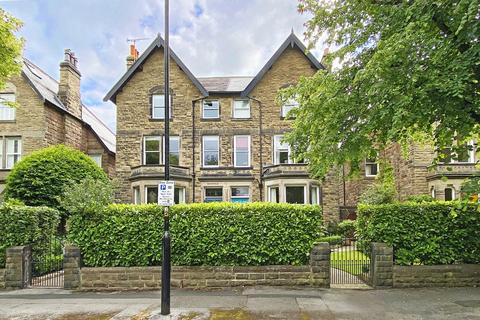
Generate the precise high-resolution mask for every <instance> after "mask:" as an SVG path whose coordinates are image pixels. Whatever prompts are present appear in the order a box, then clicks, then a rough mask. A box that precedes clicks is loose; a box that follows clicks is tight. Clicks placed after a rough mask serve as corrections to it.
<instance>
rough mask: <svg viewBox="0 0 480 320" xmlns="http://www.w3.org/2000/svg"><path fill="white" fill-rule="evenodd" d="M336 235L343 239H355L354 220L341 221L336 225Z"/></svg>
mask: <svg viewBox="0 0 480 320" xmlns="http://www.w3.org/2000/svg"><path fill="white" fill-rule="evenodd" d="M337 229H338V233H339V234H340V235H341V236H342V237H344V238H349V239H351V238H354V237H355V229H356V225H355V221H354V220H343V221H342V222H340V223H339V224H338V225H337Z"/></svg>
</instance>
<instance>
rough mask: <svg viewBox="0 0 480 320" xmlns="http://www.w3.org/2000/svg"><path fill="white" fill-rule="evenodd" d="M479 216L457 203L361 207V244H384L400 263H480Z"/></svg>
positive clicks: (475, 211)
mask: <svg viewBox="0 0 480 320" xmlns="http://www.w3.org/2000/svg"><path fill="white" fill-rule="evenodd" d="M479 228H480V213H479V211H478V210H477V207H476V206H474V205H470V206H462V205H460V203H456V202H430V203H428V202H424V203H408V202H407V203H395V204H385V205H375V206H370V205H360V206H359V208H358V217H357V236H358V237H359V240H360V243H361V245H363V246H364V247H366V246H367V245H368V244H369V243H370V242H385V243H387V244H388V245H391V246H393V248H394V258H395V262H396V263H397V264H401V265H410V264H426V265H433V264H450V263H456V262H462V263H480V237H479V236H478V230H479Z"/></svg>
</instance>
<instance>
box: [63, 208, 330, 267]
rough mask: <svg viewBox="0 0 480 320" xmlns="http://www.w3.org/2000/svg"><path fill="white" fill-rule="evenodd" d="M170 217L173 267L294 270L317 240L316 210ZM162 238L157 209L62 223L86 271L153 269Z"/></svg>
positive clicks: (193, 212) (175, 211)
mask: <svg viewBox="0 0 480 320" xmlns="http://www.w3.org/2000/svg"><path fill="white" fill-rule="evenodd" d="M170 213H171V235H172V262H173V264H174V265H212V266H214V265H275V264H293V265H301V264H306V263H307V261H308V257H309V253H310V250H311V248H312V246H313V243H314V242H315V241H316V240H317V239H318V238H319V237H320V236H321V228H320V227H321V225H322V213H321V209H320V207H319V206H309V205H293V204H272V203H250V204H233V203H202V204H188V205H175V206H173V207H172V208H171V210H170ZM162 235H163V213H162V207H160V206H157V205H118V204H114V205H110V206H108V207H107V208H106V209H105V210H103V211H100V212H97V213H96V214H95V215H89V216H81V215H73V216H71V217H70V219H69V221H68V239H69V241H70V242H72V243H75V244H76V245H78V246H79V247H80V248H81V250H82V255H83V262H84V263H85V265H87V266H146V265H159V264H160V263H161V260H162Z"/></svg>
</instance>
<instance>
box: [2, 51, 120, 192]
mask: <svg viewBox="0 0 480 320" xmlns="http://www.w3.org/2000/svg"><path fill="white" fill-rule="evenodd" d="M23 64H24V65H23V71H22V74H21V75H19V76H15V77H12V78H11V79H10V80H9V82H8V84H7V87H5V88H4V89H2V90H1V91H0V94H13V95H14V97H15V102H16V103H17V107H16V109H15V118H14V120H0V139H2V142H5V141H6V139H9V138H11V137H15V138H18V139H19V141H21V146H20V147H19V149H20V156H25V155H28V154H30V153H31V152H32V151H35V150H38V149H41V148H44V147H47V146H50V145H55V144H65V145H69V146H72V147H74V148H76V149H79V150H81V151H83V152H85V153H86V154H89V155H92V156H93V155H96V156H100V155H101V157H102V167H103V168H104V170H105V171H106V172H107V173H108V174H109V175H110V176H111V177H113V175H114V173H115V172H114V171H115V169H114V167H115V150H114V148H113V149H112V148H109V147H107V146H106V144H105V141H103V140H102V138H101V137H100V136H99V134H100V135H102V136H104V133H103V132H101V133H99V132H96V131H95V130H94V129H93V128H92V123H89V122H87V121H85V120H84V119H83V118H82V116H83V115H82V110H83V111H85V108H86V107H84V106H83V105H82V103H81V100H80V74H79V73H77V71H75V70H76V67H75V68H74V69H75V70H73V67H72V66H69V64H68V63H66V62H65V61H64V62H62V64H61V67H60V69H61V71H60V82H56V81H55V80H54V79H52V78H51V77H50V76H49V75H47V74H46V73H44V72H43V71H42V70H41V69H40V68H38V67H37V66H36V65H34V64H33V63H32V62H30V61H28V60H26V59H24V61H23ZM69 68H70V69H72V70H68V69H69ZM88 112H89V113H91V111H89V110H88ZM95 125H97V128H102V126H104V128H105V130H108V129H107V128H106V126H105V125H103V124H102V123H101V122H98V121H97V122H96V123H95ZM110 136H111V137H113V139H110V140H112V141H111V142H112V143H113V146H114V143H115V141H114V135H113V133H110ZM0 145H1V146H2V150H0V154H2V157H3V158H2V159H1V160H0V161H1V162H0V189H1V190H0V192H1V191H3V184H4V182H5V178H6V176H7V174H8V173H9V172H10V168H7V166H6V165H5V161H6V160H5V159H6V158H5V154H6V151H7V147H6V143H2V144H0Z"/></svg>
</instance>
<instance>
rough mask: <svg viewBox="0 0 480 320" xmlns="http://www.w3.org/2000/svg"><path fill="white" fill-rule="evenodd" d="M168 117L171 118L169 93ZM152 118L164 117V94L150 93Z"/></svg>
mask: <svg viewBox="0 0 480 320" xmlns="http://www.w3.org/2000/svg"><path fill="white" fill-rule="evenodd" d="M169 97H170V109H169V110H170V118H172V96H171V95H170V96H169ZM152 119H165V95H163V94H154V95H152Z"/></svg>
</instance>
